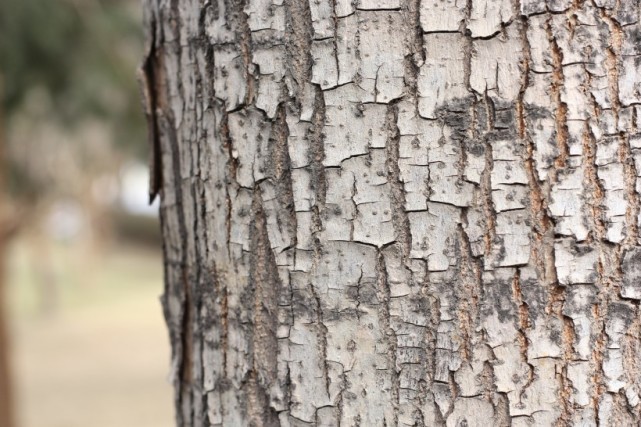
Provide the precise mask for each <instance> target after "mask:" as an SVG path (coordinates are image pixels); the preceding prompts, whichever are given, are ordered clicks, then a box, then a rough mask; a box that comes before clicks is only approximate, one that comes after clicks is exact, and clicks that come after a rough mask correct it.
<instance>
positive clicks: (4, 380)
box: [0, 75, 14, 427]
mask: <svg viewBox="0 0 641 427" xmlns="http://www.w3.org/2000/svg"><path fill="white" fill-rule="evenodd" d="M2 88H3V81H2V75H0V99H2V94H3V92H2ZM3 124H4V122H3V109H2V105H1V104H0V427H13V425H14V407H13V396H12V390H11V369H10V364H9V357H10V346H9V331H8V326H7V317H8V313H7V311H8V309H7V298H6V296H7V290H6V286H5V283H6V277H5V260H6V253H7V251H6V248H7V243H8V241H9V236H10V234H11V228H12V226H11V219H10V218H9V216H8V215H9V209H7V203H8V199H7V197H6V196H5V191H6V188H5V185H4V180H5V174H6V171H7V169H6V166H5V165H6V164H5V153H4V136H5V133H4V126H3Z"/></svg>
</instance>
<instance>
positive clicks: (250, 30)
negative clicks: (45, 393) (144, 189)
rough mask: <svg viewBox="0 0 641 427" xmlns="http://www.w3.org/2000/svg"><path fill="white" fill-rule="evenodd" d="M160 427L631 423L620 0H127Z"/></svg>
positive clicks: (639, 105)
mask: <svg viewBox="0 0 641 427" xmlns="http://www.w3.org/2000/svg"><path fill="white" fill-rule="evenodd" d="M145 12H146V28H147V31H148V41H149V47H148V48H149V50H148V56H147V58H146V60H145V63H144V67H143V71H144V73H143V75H142V77H143V79H142V80H143V89H144V92H145V99H146V105H147V114H148V117H149V120H150V135H151V141H152V146H153V147H155V154H154V156H153V157H154V159H155V160H154V164H155V168H154V170H155V171H156V173H155V175H154V177H153V185H152V196H153V193H155V192H156V191H160V194H161V198H162V204H161V205H162V207H161V217H162V228H163V233H164V239H165V245H164V250H165V268H166V290H165V294H164V297H163V304H164V308H165V314H166V318H167V323H168V325H169V330H170V335H171V342H172V345H173V359H172V360H173V376H172V378H173V382H174V384H175V388H176V408H177V423H178V425H181V426H209V425H213V426H219V425H224V426H243V425H254V426H263V425H264V426H275V425H282V426H315V425H319V426H337V425H342V426H359V425H360V426H383V425H385V426H396V425H400V426H440V425H444V426H490V425H497V426H507V425H512V426H527V425H537V426H552V425H562V426H565V425H574V426H591V425H602V426H633V425H639V423H641V405H639V393H641V348H640V341H639V334H640V332H641V320H640V319H641V318H640V317H639V315H640V313H639V302H640V301H641V245H640V236H639V221H640V218H641V217H640V212H639V198H640V193H641V130H640V129H639V120H641V74H639V71H641V44H640V42H641V26H640V25H641V24H640V23H639V18H640V6H639V4H638V3H637V2H636V1H635V0H590V1H587V0H574V1H571V0H547V1H546V0H520V2H519V0H467V1H465V0H309V1H307V0H207V1H201V0H180V1H179V0H145Z"/></svg>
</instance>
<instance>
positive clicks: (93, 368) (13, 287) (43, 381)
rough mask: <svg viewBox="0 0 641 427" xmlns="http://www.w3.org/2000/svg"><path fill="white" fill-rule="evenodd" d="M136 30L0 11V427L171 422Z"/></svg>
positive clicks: (10, 6)
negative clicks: (137, 78) (149, 200)
mask: <svg viewBox="0 0 641 427" xmlns="http://www.w3.org/2000/svg"><path fill="white" fill-rule="evenodd" d="M140 22H141V12H140V5H139V2H138V0H0V97H1V99H2V103H1V104H0V176H1V177H0V427H75V426H82V427H87V426H92V427H101V426H105V427H106V426H109V427H111V426H113V427H128V426H132V427H134V426H135V427H144V426H154V427H162V426H170V425H173V410H172V396H171V390H170V386H169V384H168V382H167V373H168V365H169V348H168V340H167V334H166V331H165V326H164V322H163V320H162V314H161V313H162V312H161V308H160V303H159V300H158V297H159V295H160V294H161V292H162V261H161V251H160V248H161V243H160V236H159V232H158V224H157V206H147V203H146V202H147V169H146V154H147V143H146V135H145V133H146V127H145V124H144V122H143V117H142V114H141V107H140V101H139V92H138V87H137V84H136V79H135V69H136V67H137V64H138V62H139V60H140V58H141V57H142V30H141V25H140ZM7 379H8V380H9V381H7ZM10 412H11V413H13V419H14V424H13V425H6V426H5V425H2V424H3V423H5V424H8V423H9V421H8V417H7V416H6V415H7V414H9V413H10ZM3 415H4V416H3Z"/></svg>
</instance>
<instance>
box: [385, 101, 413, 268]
mask: <svg viewBox="0 0 641 427" xmlns="http://www.w3.org/2000/svg"><path fill="white" fill-rule="evenodd" d="M385 120H386V128H387V153H386V154H387V159H386V163H387V180H388V182H389V184H390V190H391V191H390V192H391V194H390V204H391V207H392V222H393V223H394V231H395V233H396V240H397V241H398V243H399V244H400V245H401V248H402V250H403V259H404V260H406V261H407V259H408V257H409V254H410V250H411V248H412V233H411V231H410V221H409V218H408V216H407V212H406V210H405V190H404V188H403V181H402V180H401V176H400V175H401V171H400V168H399V164H398V160H399V145H400V139H401V135H400V131H399V129H398V124H397V122H398V105H397V103H396V102H392V103H390V104H389V105H388V106H387V113H386V117H385Z"/></svg>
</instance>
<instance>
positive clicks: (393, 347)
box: [376, 250, 401, 425]
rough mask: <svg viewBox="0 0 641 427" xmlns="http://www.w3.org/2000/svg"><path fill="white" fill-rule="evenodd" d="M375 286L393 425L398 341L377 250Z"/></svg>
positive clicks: (384, 271) (382, 262)
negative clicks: (387, 373) (384, 346)
mask: <svg viewBox="0 0 641 427" xmlns="http://www.w3.org/2000/svg"><path fill="white" fill-rule="evenodd" d="M376 282H377V284H376V287H377V294H378V295H377V298H378V301H379V308H378V316H379V322H380V324H381V332H382V333H383V336H384V337H385V341H386V344H387V360H388V364H387V369H388V371H389V374H390V380H391V383H392V389H391V390H390V400H391V403H392V405H393V408H394V415H393V417H394V419H393V422H394V424H393V425H398V410H399V396H400V387H401V386H400V376H399V372H398V370H397V369H398V366H397V352H398V341H397V337H396V332H395V331H394V328H393V327H392V323H391V322H392V319H391V316H390V295H391V291H390V283H389V280H388V277H387V268H386V265H385V257H384V256H383V253H382V252H381V251H380V250H379V251H378V253H377V261H376Z"/></svg>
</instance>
